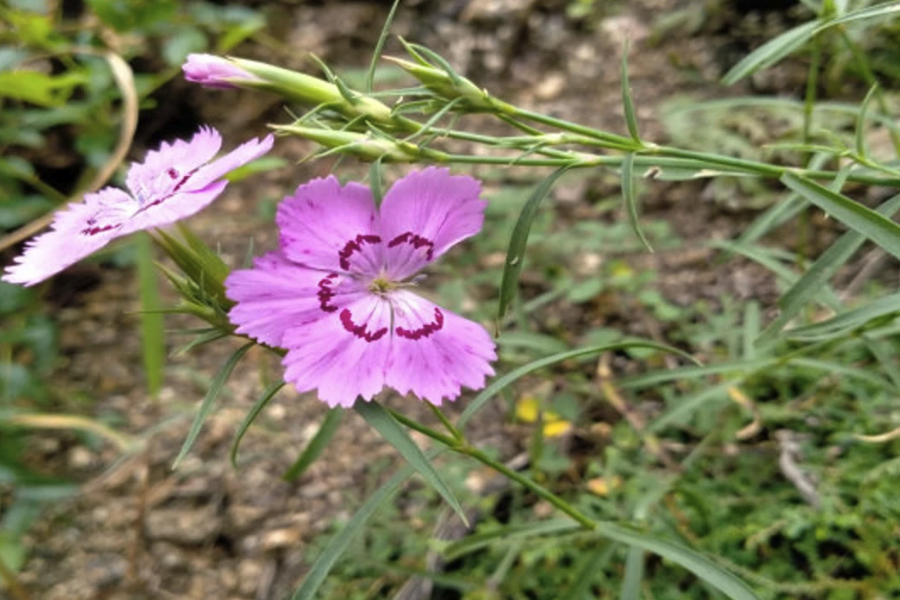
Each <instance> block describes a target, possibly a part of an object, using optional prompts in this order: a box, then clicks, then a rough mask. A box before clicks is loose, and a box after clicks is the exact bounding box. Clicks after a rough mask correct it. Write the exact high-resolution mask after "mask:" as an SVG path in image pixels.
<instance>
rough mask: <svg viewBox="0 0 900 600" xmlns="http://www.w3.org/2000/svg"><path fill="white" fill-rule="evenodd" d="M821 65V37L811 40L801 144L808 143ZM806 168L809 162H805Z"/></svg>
mask: <svg viewBox="0 0 900 600" xmlns="http://www.w3.org/2000/svg"><path fill="white" fill-rule="evenodd" d="M821 63H822V36H820V35H817V36H815V38H813V47H812V61H811V62H810V64H809V75H807V77H806V97H805V98H804V99H803V143H804V144H808V143H810V138H809V136H810V130H811V129H812V119H813V112H814V111H815V108H816V88H817V87H818V85H819V68H820V65H821ZM806 164H807V166H808V165H809V161H808V160H807V162H806Z"/></svg>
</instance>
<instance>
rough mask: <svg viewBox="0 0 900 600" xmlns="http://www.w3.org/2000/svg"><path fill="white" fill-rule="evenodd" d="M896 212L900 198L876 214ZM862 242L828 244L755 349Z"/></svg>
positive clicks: (857, 237)
mask: <svg viewBox="0 0 900 600" xmlns="http://www.w3.org/2000/svg"><path fill="white" fill-rule="evenodd" d="M898 210H900V194H897V195H896V196H894V197H892V198H890V199H888V200H887V201H885V202H884V203H882V204H881V206H879V207H878V209H877V212H878V213H879V214H881V215H884V216H886V217H890V216H893V214H894V213H896V212H897V211H898ZM864 241H865V237H864V236H863V235H862V234H860V233H857V232H856V231H848V232H847V233H845V234H844V235H842V236H841V237H840V238H839V239H838V240H837V241H836V242H834V243H833V244H831V246H829V247H828V249H827V250H825V252H823V253H822V255H821V256H820V257H819V258H818V259H817V260H816V261H815V262H814V263H813V264H812V265H811V266H810V267H809V268H808V269H807V270H806V272H805V273H803V276H802V277H800V279H798V280H797V281H796V282H795V283H794V284H793V285H792V286H791V287H790V289H789V290H788V291H786V292H785V293H784V295H783V296H782V297H781V298H780V299H779V300H778V307H779V308H780V309H781V314H780V315H778V317H777V318H776V319H775V320H774V321H772V322H771V323H770V324H769V326H768V327H766V329H765V330H764V331H763V332H762V335H760V337H759V338H758V339H757V340H756V345H757V346H762V345H765V344H767V343H768V342H769V341H771V340H772V339H774V338H775V336H777V335H778V333H779V332H781V330H782V329H783V328H784V326H785V325H787V324H788V322H790V320H791V319H793V318H794V317H795V316H796V315H797V314H798V313H799V312H800V310H801V309H802V308H803V307H804V306H806V304H807V303H808V302H810V301H811V300H813V298H815V297H816V296H817V295H818V293H819V290H820V289H821V288H822V287H823V286H824V285H825V284H826V283H827V282H828V280H830V279H831V278H832V276H834V274H835V273H837V271H838V269H840V268H841V267H842V266H843V265H844V264H845V263H846V262H847V261H848V260H849V259H850V257H851V256H853V254H854V253H855V252H856V251H857V250H858V249H859V247H860V246H861V245H862V244H863V242H864Z"/></svg>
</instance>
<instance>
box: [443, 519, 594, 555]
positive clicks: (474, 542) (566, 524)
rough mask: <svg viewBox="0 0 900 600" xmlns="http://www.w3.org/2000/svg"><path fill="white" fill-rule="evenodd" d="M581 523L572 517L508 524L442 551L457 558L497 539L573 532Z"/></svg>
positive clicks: (503, 540)
mask: <svg viewBox="0 0 900 600" xmlns="http://www.w3.org/2000/svg"><path fill="white" fill-rule="evenodd" d="M581 530H582V528H581V525H579V524H578V523H576V522H574V521H572V519H550V520H547V521H537V522H533V523H524V524H517V525H507V526H504V527H498V528H495V529H491V530H489V531H485V532H480V533H473V534H471V535H467V536H466V537H465V538H463V539H461V540H459V541H458V542H453V543H452V544H450V545H449V546H447V548H446V549H445V550H444V552H443V553H442V555H443V557H444V559H445V560H447V561H453V560H456V559H458V558H460V557H462V556H465V555H467V554H471V553H472V552H475V551H477V550H481V549H482V548H484V547H486V546H489V545H491V544H493V543H494V542H497V541H502V542H504V543H506V542H511V541H513V540H523V539H528V538H531V537H536V536H545V535H553V534H560V533H571V532H575V531H581Z"/></svg>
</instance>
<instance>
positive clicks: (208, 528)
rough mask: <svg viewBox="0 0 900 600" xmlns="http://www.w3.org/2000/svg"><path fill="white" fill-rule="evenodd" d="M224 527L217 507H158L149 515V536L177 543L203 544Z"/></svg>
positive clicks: (147, 522)
mask: <svg viewBox="0 0 900 600" xmlns="http://www.w3.org/2000/svg"><path fill="white" fill-rule="evenodd" d="M221 528H222V518H221V517H220V516H219V514H218V511H217V510H216V507H214V506H207V507H204V508H200V509H194V508H165V509H157V510H154V511H152V512H151V513H149V514H148V515H147V521H146V530H147V536H148V537H149V538H150V539H154V540H166V541H169V542H174V543H176V544H202V543H203V542H206V541H209V540H211V539H212V538H213V537H215V535H216V534H218V533H219V531H220V530H221Z"/></svg>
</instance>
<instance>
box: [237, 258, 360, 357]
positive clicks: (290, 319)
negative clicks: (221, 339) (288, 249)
mask: <svg viewBox="0 0 900 600" xmlns="http://www.w3.org/2000/svg"><path fill="white" fill-rule="evenodd" d="M225 289H226V293H227V296H228V297H229V298H230V299H232V300H234V301H235V302H236V303H237V304H235V306H234V307H233V308H232V309H231V311H230V312H229V313H228V317H229V318H230V319H231V322H232V323H234V324H235V325H237V326H238V327H237V333H242V334H245V335H249V336H250V337H252V338H253V339H255V340H257V341H259V342H262V343H264V344H268V345H270V346H282V338H283V336H284V332H285V330H287V329H289V328H291V327H301V326H304V325H308V324H310V323H312V322H314V321H317V320H319V319H323V318H325V317H328V316H334V315H335V313H337V311H338V310H339V309H341V308H343V307H345V306H346V305H347V304H350V303H351V302H353V301H355V300H358V299H359V298H360V293H361V292H365V290H364V289H362V288H361V287H360V286H359V284H357V283H356V282H355V281H354V280H352V279H350V278H348V277H346V276H343V275H339V274H338V273H328V272H324V271H315V270H313V269H308V268H306V267H302V266H300V265H297V264H296V263H293V262H291V261H289V260H287V259H286V258H285V257H284V256H283V255H282V254H281V253H280V252H271V253H269V254H266V255H264V256H261V257H259V258H257V259H255V260H254V262H253V268H252V269H243V270H239V271H233V272H232V273H231V274H230V275H229V276H228V278H227V279H225Z"/></svg>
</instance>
